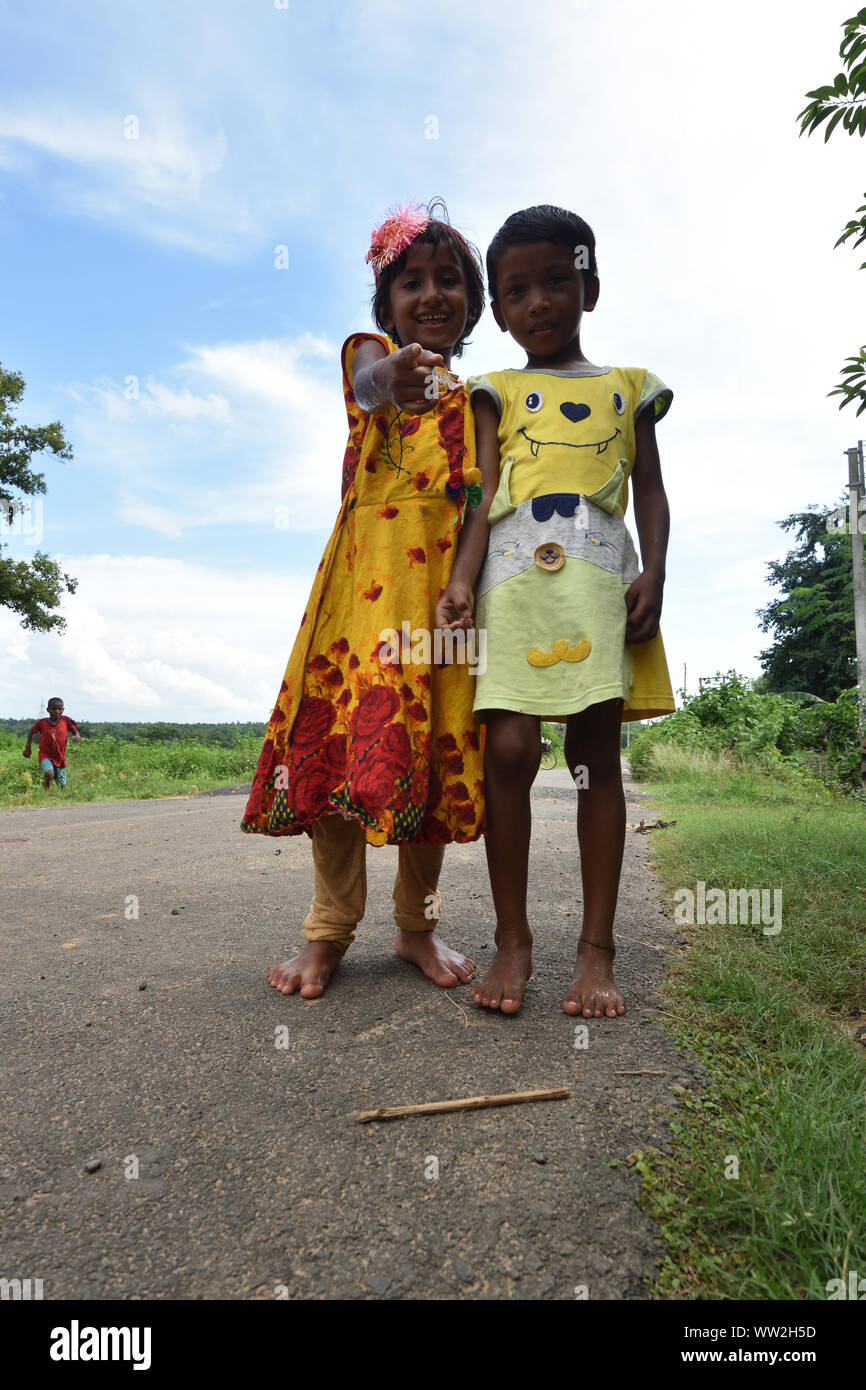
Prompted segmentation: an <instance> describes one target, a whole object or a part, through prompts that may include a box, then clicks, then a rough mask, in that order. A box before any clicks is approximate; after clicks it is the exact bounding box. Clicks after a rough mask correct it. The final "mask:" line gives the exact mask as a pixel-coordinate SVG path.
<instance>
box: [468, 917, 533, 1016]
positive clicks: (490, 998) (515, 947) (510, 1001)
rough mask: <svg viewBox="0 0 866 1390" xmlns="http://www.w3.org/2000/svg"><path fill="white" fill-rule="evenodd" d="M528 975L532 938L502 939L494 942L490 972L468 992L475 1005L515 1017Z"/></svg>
mask: <svg viewBox="0 0 866 1390" xmlns="http://www.w3.org/2000/svg"><path fill="white" fill-rule="evenodd" d="M531 974H532V937H531V936H529V937H528V938H527V936H526V935H521V936H519V937H508V938H503V939H502V940H501V941H498V942H497V949H496V955H495V956H494V957H493V961H492V963H491V966H490V969H489V970H488V972H487V974H486V975H485V976H484V979H483V980H481V981H480V982H479V983H478V984H477V985H475V986H474V988H473V989H472V990H471V991H470V993H471V997H472V998H473V999H474V1001H475V1003H476V1004H481V1005H482V1007H483V1008H485V1009H499V1010H500V1012H501V1013H504V1014H516V1013H518V1012H519V1010H520V1007H521V1005H522V1004H523V996H524V994H525V993H526V983H527V981H528V980H529V978H530V976H531Z"/></svg>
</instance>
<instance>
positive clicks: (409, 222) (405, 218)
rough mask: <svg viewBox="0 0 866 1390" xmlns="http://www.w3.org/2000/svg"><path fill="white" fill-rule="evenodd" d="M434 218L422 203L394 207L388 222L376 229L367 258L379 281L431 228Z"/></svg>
mask: <svg viewBox="0 0 866 1390" xmlns="http://www.w3.org/2000/svg"><path fill="white" fill-rule="evenodd" d="M431 220H432V219H431V217H430V214H429V212H428V211H427V209H426V208H423V207H421V206H420V205H419V204H418V203H405V204H401V205H400V206H398V207H396V208H394V210H393V211H392V212H391V213H389V215H388V216H387V217H386V218H385V221H384V222H383V223H382V224H381V225H380V226H378V227H376V228H375V229H374V231H373V235H372V237H371V238H370V249H369V251H368V252H367V255H366V258H365V259H366V261H367V263H368V264H369V265H372V267H373V274H374V275H375V277H376V279H377V280H378V279H379V277H380V275H381V274H382V271H383V270H384V269H385V267H386V266H389V265H390V264H391V262H392V261H396V259H397V257H398V256H402V254H403V252H404V251H405V250H406V248H407V247H408V246H411V245H412V242H413V241H414V240H415V238H416V237H419V236H420V235H421V233H422V232H423V231H425V230H426V228H427V227H429V225H430V222H431Z"/></svg>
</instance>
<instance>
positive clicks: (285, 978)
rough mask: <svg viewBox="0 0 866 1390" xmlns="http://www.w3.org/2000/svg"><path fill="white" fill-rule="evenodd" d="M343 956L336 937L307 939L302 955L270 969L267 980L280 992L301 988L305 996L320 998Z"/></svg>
mask: <svg viewBox="0 0 866 1390" xmlns="http://www.w3.org/2000/svg"><path fill="white" fill-rule="evenodd" d="M342 959H343V951H342V950H341V948H340V947H339V946H336V945H335V944H334V942H333V941H308V942H307V944H306V946H305V947H304V949H303V951H301V952H300V954H299V955H297V956H293V957H292V959H291V960H284V961H283V963H282V965H275V966H274V968H273V970H269V971H268V984H269V985H273V987H274V989H278V990H279V992H280V994H294V993H295V990H300V992H301V998H302V999H318V997H319V995H320V994H324V992H325V990H326V989H327V986H328V981H329V980H330V978H331V976H332V975H333V973H334V971H335V970H336V968H337V966H338V965H339V964H340V961H341V960H342Z"/></svg>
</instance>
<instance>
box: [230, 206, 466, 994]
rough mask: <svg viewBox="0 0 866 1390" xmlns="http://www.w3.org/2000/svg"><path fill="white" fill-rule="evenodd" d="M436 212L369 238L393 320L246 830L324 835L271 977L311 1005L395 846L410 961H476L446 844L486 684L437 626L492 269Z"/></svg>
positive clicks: (355, 354) (353, 403)
mask: <svg viewBox="0 0 866 1390" xmlns="http://www.w3.org/2000/svg"><path fill="white" fill-rule="evenodd" d="M434 209H435V204H431V206H430V208H429V209H425V208H420V207H417V206H410V207H406V208H401V209H398V210H397V211H396V212H395V213H394V214H393V215H391V216H389V217H388V218H387V219H386V220H385V221H384V222H383V223H382V225H381V226H380V227H379V228H377V229H376V231H374V233H373V238H372V243H371V246H370V250H369V252H368V254H367V261H368V262H369V263H370V264H371V265H372V267H373V272H374V275H375V293H374V296H373V318H374V319H375V322H376V325H377V327H378V328H380V329H381V330H382V332H381V333H380V334H375V333H353V334H352V336H351V337H350V338H348V339H347V341H346V342H345V343H344V345H343V349H342V354H341V362H342V369H343V394H344V397H345V402H346V412H347V415H348V422H349V441H348V444H347V447H346V452H345V456H344V459H343V479H342V506H341V507H340V512H339V515H338V517H337V522H336V525H335V527H334V530H333V533H332V535H331V539H330V540H329V542H328V545H327V547H326V549H325V553H324V556H323V558H322V560H321V562H320V564H319V570H318V574H317V576H316V580H315V582H314V585H313V590H312V593H311V595H310V599H309V602H308V604H307V611H306V612H305V614H304V616H303V618H302V620H301V627H300V631H299V633H298V636H297V638H296V641H295V645H294V648H293V650H292V654H291V656H290V658H289V663H288V666H287V668H286V673H285V677H284V679H283V683H282V686H281V687H280V692H279V694H278V696H277V702H276V705H275V707H274V711H273V714H272V715H271V720H270V723H269V725H268V730H267V735H266V738H265V742H264V746H263V748H262V752H261V756H260V758H259V763H258V768H257V770H256V775H255V780H254V782H253V787H252V791H251V794H250V798H249V802H248V805H247V808H246V812H245V815H244V819H243V822H242V825H241V828H242V829H243V830H245V831H247V832H252V833H258V834H264V835H298V834H301V833H302V832H306V833H307V834H308V835H310V836H311V838H312V841H313V845H312V849H313V865H314V871H315V892H314V897H313V902H312V905H311V907H310V911H309V914H308V916H307V918H306V921H305V922H304V928H303V930H304V935H305V937H306V939H307V945H306V946H305V947H304V949H303V950H302V951H301V952H300V954H299V955H298V956H296V957H294V958H293V959H292V960H288V961H285V962H284V963H283V964H282V965H278V966H276V967H275V968H274V969H272V970H271V971H270V973H269V975H268V980H269V981H270V983H271V984H272V985H273V987H274V988H275V989H277V990H279V991H280V993H282V994H293V993H294V992H295V991H296V990H299V991H300V993H301V995H302V996H303V997H304V998H305V999H313V998H315V997H316V996H318V995H320V994H322V992H323V991H324V989H325V988H326V986H327V984H328V981H329V979H330V977H331V975H332V974H333V972H334V970H335V969H336V967H337V965H338V964H339V962H340V960H341V959H342V957H343V954H344V952H345V951H346V948H347V947H348V946H349V944H350V943H351V942H352V940H353V939H354V930H355V927H356V925H357V924H358V922H359V921H360V920H361V918H362V917H363V915H364V907H365V901H366V887H367V885H366V847H367V845H368V844H372V845H382V844H396V845H399V867H398V872H397V879H396V883H395V886H394V893H393V898H394V918H395V921H396V923H397V928H398V931H397V942H396V949H397V953H398V955H400V956H402V957H403V958H404V959H406V960H410V961H412V962H414V963H415V964H416V965H418V966H419V967H420V968H421V970H422V971H423V972H424V974H425V975H427V976H429V978H430V979H432V980H434V981H435V982H436V983H437V984H439V985H443V986H450V985H456V984H457V983H458V981H462V982H464V983H466V982H468V981H470V980H471V979H472V977H473V976H474V973H475V966H474V965H473V963H472V961H470V960H468V959H467V958H466V957H465V956H463V955H461V954H460V953H459V952H457V951H453V950H451V949H450V948H449V947H448V946H446V945H445V943H444V941H442V939H441V938H440V936H439V935H438V933H437V931H436V922H437V918H438V914H439V897H438V882H439V872H440V869H441V866H442V859H443V855H444V849H445V845H446V844H447V843H448V842H449V841H459V842H465V841H469V840H475V839H477V838H478V837H479V835H481V834H482V832H483V829H484V823H483V814H484V811H483V808H484V797H483V762H482V751H481V746H480V741H479V734H478V728H477V725H476V722H475V719H474V717H473V714H472V702H473V697H474V693H475V692H474V683H473V676H472V675H471V674H470V669H469V667H468V665H467V664H458V663H452V664H441V663H440V664H437V662H436V660H435V651H434V648H433V643H432V641H431V638H432V636H433V634H432V629H433V626H434V621H433V618H434V610H435V608H436V603H437V600H438V599H439V597H440V595H441V593H442V590H443V589H444V587H445V585H446V584H447V582H448V579H449V577H450V573H451V565H452V562H453V557H454V554H455V553H456V548H457V538H458V535H459V532H460V527H461V524H462V520H463V517H464V515H465V512H466V508H467V505H468V504H469V502H470V501H477V500H480V495H481V490H480V487H479V485H478V484H479V481H480V474H479V473H478V471H477V469H474V467H473V465H474V458H475V435H474V428H473V424H472V415H471V410H470V406H469V398H468V395H467V392H466V388H465V386H463V384H462V383H461V382H460V381H459V380H458V379H457V378H456V377H455V376H453V375H452V374H451V372H450V370H449V368H450V364H451V359H452V356H454V357H458V356H459V355H460V353H461V351H462V349H463V346H464V344H465V342H466V339H467V337H468V335H469V333H471V331H472V329H473V328H474V327H475V325H476V323H477V322H478V320H479V318H480V317H481V314H482V311H483V308H484V281H483V276H482V271H481V263H480V257H479V256H478V253H477V252H475V251H474V249H473V248H472V247H470V246H469V245H468V243H467V242H465V241H464V240H463V238H462V237H461V236H460V235H459V233H458V232H456V231H455V229H454V228H453V227H451V226H450V225H449V223H448V222H447V220H443V218H440V217H434V216H433V215H432V213H433V211H434ZM446 216H447V214H446Z"/></svg>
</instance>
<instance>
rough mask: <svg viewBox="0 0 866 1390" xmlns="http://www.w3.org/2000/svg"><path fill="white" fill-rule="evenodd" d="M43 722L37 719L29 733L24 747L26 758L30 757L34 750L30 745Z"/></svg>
mask: <svg viewBox="0 0 866 1390" xmlns="http://www.w3.org/2000/svg"><path fill="white" fill-rule="evenodd" d="M41 722H42V721H41V719H37V721H36V723H35V724H34V725H33V728H32V729H31V730H30V733H29V734H28V735H27V742H26V743H25V745H24V749H23V754H24V757H25V758H29V757H30V754H31V753H32V751H33V750H32V748H31V747H30V745H31V743H32V742H33V738H34V735H35V734H36V733H37V732H38V730H39V725H40V724H41Z"/></svg>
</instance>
